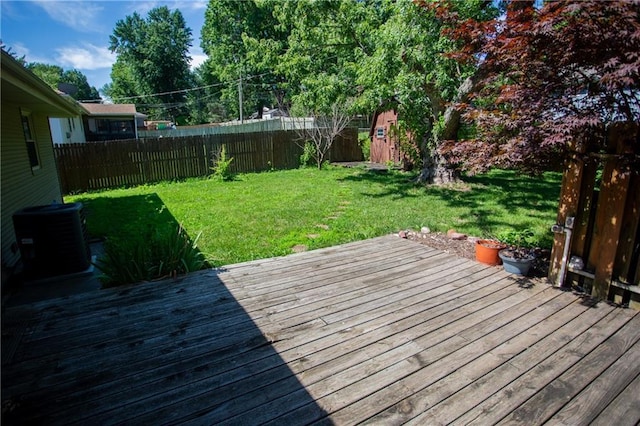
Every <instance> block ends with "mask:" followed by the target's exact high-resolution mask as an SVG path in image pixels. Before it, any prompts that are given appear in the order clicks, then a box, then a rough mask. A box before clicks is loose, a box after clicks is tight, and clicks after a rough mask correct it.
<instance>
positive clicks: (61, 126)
mask: <svg viewBox="0 0 640 426" xmlns="http://www.w3.org/2000/svg"><path fill="white" fill-rule="evenodd" d="M82 121H83V120H82V116H80V115H78V116H76V117H67V118H55V117H49V127H50V128H51V139H52V140H53V143H60V144H62V143H84V142H86V141H87V140H86V137H85V134H84V125H83V124H82Z"/></svg>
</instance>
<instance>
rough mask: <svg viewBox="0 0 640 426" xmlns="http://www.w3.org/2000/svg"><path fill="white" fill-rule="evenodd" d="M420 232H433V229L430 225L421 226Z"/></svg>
mask: <svg viewBox="0 0 640 426" xmlns="http://www.w3.org/2000/svg"><path fill="white" fill-rule="evenodd" d="M420 232H421V233H423V234H430V233H431V229H429V227H428V226H423V227H422V228H420Z"/></svg>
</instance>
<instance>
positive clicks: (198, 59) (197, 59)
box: [189, 48, 208, 69]
mask: <svg viewBox="0 0 640 426" xmlns="http://www.w3.org/2000/svg"><path fill="white" fill-rule="evenodd" d="M189 56H191V62H190V63H189V66H190V67H191V69H194V68H197V67H199V66H200V65H202V63H203V62H204V61H206V60H207V58H208V56H207V55H205V54H204V52H202V49H199V48H192V49H191V50H190V51H189Z"/></svg>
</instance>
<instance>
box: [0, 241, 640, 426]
mask: <svg viewBox="0 0 640 426" xmlns="http://www.w3.org/2000/svg"><path fill="white" fill-rule="evenodd" d="M3 317H4V318H3V323H2V339H3V340H2V343H3V345H2V401H3V402H2V407H3V413H4V419H3V424H65V425H67V424H82V425H86V424H96V425H97V424H123V423H124V424H136V425H139V424H153V425H156V424H168V423H170V424H175V423H186V424H203V425H211V424H220V423H222V424H225V423H226V424H259V423H272V424H277V425H289V424H308V423H313V422H318V423H320V424H332V423H333V424H356V423H371V424H384V425H387V424H397V423H404V422H408V423H409V424H415V425H425V424H427V425H431V424H447V423H454V424H466V423H473V424H493V423H501V424H527V425H529V424H541V423H545V422H549V423H551V424H559V423H564V424H570V425H580V424H587V423H590V422H593V424H600V425H605V424H606V425H610V424H615V425H616V426H618V425H623V424H636V423H637V422H638V421H639V420H640V403H639V402H638V401H639V399H640V340H639V339H640V315H638V314H637V312H634V311H631V310H625V309H620V308H615V307H612V306H609V305H607V304H606V303H598V304H594V303H593V302H591V301H590V300H587V299H584V298H581V297H580V296H579V295H575V294H572V293H570V292H562V291H559V290H557V289H554V288H552V287H550V286H549V285H547V284H545V283H542V282H534V281H529V280H526V279H520V280H518V279H514V278H513V277H512V276H509V275H508V274H506V273H504V272H503V271H502V270H501V269H500V268H495V267H487V266H483V265H481V264H478V263H475V262H472V261H469V260H466V259H461V258H457V257H453V256H451V255H448V254H446V253H443V252H440V251H437V250H434V249H431V248H428V247H425V246H422V245H419V244H416V243H415V242H411V241H407V240H402V239H399V238H397V237H395V236H386V237H381V238H375V239H371V240H367V241H363V242H357V243H351V244H345V245H342V246H338V247H332V248H328V249H322V250H317V251H312V252H306V253H299V254H295V255H292V256H287V257H284V258H275V259H267V260H261V261H255V262H248V263H244V264H238V265H231V266H229V267H227V268H226V269H223V270H216V271H202V272H200V273H196V274H191V275H189V276H188V277H186V278H182V279H179V280H178V281H172V280H168V281H163V282H155V283H148V284H141V285H136V286H131V287H126V288H119V289H112V290H100V291H96V292H91V293H88V294H83V295H77V296H73V297H69V298H66V299H58V300H52V301H45V302H40V303H37V304H32V305H23V306H17V307H12V308H8V309H5V310H4V312H3Z"/></svg>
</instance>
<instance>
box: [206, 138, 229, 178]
mask: <svg viewBox="0 0 640 426" xmlns="http://www.w3.org/2000/svg"><path fill="white" fill-rule="evenodd" d="M232 161H233V157H231V158H228V157H227V148H226V146H225V145H222V148H220V150H219V151H218V152H217V153H216V154H215V155H214V157H213V166H212V167H211V170H212V171H213V178H214V179H217V180H220V181H229V180H233V177H234V176H233V173H232V172H231V162H232Z"/></svg>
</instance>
